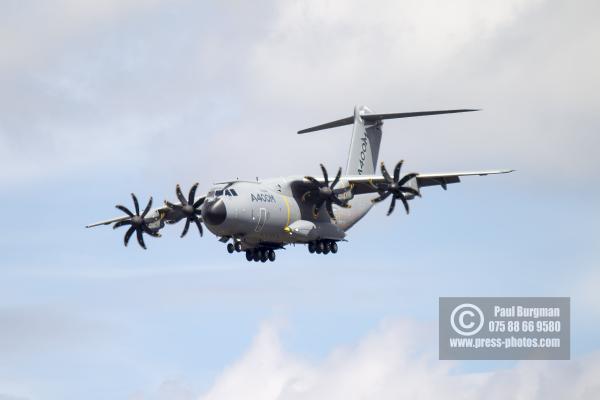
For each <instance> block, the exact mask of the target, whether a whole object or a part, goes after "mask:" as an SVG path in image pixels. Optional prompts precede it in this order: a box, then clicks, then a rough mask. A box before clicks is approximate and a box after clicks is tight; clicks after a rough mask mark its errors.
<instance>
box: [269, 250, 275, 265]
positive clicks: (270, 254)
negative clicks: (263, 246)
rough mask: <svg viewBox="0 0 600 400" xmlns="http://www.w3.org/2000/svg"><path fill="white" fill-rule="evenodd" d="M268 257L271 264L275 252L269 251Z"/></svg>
mask: <svg viewBox="0 0 600 400" xmlns="http://www.w3.org/2000/svg"><path fill="white" fill-rule="evenodd" d="M268 257H269V261H271V262H273V261H275V251H273V250H269V254H268Z"/></svg>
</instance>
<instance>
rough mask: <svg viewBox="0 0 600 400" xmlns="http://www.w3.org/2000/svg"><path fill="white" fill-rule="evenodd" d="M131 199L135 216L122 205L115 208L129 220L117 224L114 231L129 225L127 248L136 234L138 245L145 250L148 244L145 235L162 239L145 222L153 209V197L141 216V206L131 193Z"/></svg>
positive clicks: (126, 239) (126, 235) (125, 240)
mask: <svg viewBox="0 0 600 400" xmlns="http://www.w3.org/2000/svg"><path fill="white" fill-rule="evenodd" d="M131 198H132V199H133V205H134V207H135V214H134V213H133V212H131V211H130V210H129V209H128V208H127V207H125V206H122V205H120V204H119V205H117V206H115V207H117V208H118V209H119V210H121V211H123V212H124V213H125V214H127V216H128V217H129V219H126V220H123V221H119V222H117V223H115V224H114V225H113V229H117V228H119V227H121V226H125V225H129V226H130V227H129V229H128V230H127V232H125V238H124V242H125V246H127V243H129V239H131V236H132V235H133V233H134V232H135V233H136V235H137V241H138V243H139V244H140V246H142V248H143V249H144V250H145V249H146V244H145V243H144V235H143V234H144V233H147V234H148V235H150V236H153V237H160V234H159V233H158V232H156V231H153V230H152V229H150V228H149V227H148V225H147V224H146V221H145V220H144V218H145V217H146V215H147V214H148V212H149V211H150V208H151V207H152V197H150V200H148V205H147V206H146V208H144V211H143V212H142V213H141V214H140V205H139V203H138V199H137V197H135V194H133V193H131Z"/></svg>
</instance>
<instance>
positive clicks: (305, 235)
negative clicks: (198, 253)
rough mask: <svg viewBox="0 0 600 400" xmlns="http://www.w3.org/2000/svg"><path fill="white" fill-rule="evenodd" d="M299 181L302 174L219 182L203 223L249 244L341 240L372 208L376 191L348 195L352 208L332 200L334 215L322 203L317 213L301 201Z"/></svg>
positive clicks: (207, 203) (212, 191)
mask: <svg viewBox="0 0 600 400" xmlns="http://www.w3.org/2000/svg"><path fill="white" fill-rule="evenodd" d="M298 182H302V177H298V176H293V177H287V178H276V179H269V180H264V181H257V182H252V181H236V182H233V183H227V184H218V185H215V186H214V187H212V188H211V189H210V190H209V192H208V193H207V195H206V199H205V201H204V204H203V206H202V217H203V220H204V224H205V225H206V227H207V228H208V229H209V230H210V231H211V232H212V233H213V234H215V235H217V236H221V237H232V238H236V239H237V240H240V241H241V242H242V243H244V245H245V246H246V247H253V246H256V245H259V244H261V243H273V244H275V243H279V244H281V245H285V244H289V243H308V242H311V241H314V240H320V239H330V240H342V239H344V237H345V232H346V231H347V230H348V229H349V228H350V227H352V226H353V225H354V224H355V223H356V222H358V221H359V220H360V219H361V218H362V217H363V216H364V215H365V214H366V213H367V212H368V211H369V210H370V208H371V207H372V202H371V200H370V199H371V198H372V197H373V195H370V196H369V195H360V196H355V197H354V198H352V199H350V200H349V204H350V205H351V208H342V207H338V206H336V205H333V210H334V214H335V216H336V219H335V220H333V219H332V218H331V217H330V216H329V215H328V214H327V212H326V211H325V210H324V209H323V207H321V210H320V211H319V213H318V215H317V216H316V217H315V216H314V215H313V212H312V204H311V203H303V202H302V201H301V200H300V198H301V193H300V192H301V191H302V190H303V189H302V188H301V187H297V184H298ZM340 184H343V182H340ZM295 185H296V186H295Z"/></svg>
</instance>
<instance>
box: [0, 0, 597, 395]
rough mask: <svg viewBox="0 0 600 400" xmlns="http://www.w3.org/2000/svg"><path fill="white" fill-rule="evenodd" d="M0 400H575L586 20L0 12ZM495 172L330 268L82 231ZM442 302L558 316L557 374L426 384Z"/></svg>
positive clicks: (76, 4) (488, 14) (201, 8)
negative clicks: (144, 212) (229, 200)
mask: <svg viewBox="0 0 600 400" xmlns="http://www.w3.org/2000/svg"><path fill="white" fill-rule="evenodd" d="M0 11H1V12H0V51H1V54H2V57H0V204H1V205H2V209H3V219H2V226H3V229H2V231H0V253H1V254H2V255H1V257H0V399H1V400H15V399H19V400H21V399H62V400H64V399H80V398H88V399H107V398H111V399H132V400H141V399H144V400H146V399H149V400H158V399H160V400H165V399H169V400H189V399H211V400H212V399H215V400H222V399H240V398H246V399H265V400H267V399H323V398H328V399H363V398H378V399H397V398H415V399H424V400H428V399H437V400H440V399H447V398H448V399H449V398H452V399H456V398H461V399H496V398H498V399H501V398H502V399H505V398H517V399H564V398H570V399H597V398H598V397H599V396H600V384H599V382H598V379H597V377H598V376H599V374H600V342H598V337H600V296H599V294H598V289H597V287H598V283H599V282H600V270H599V269H598V266H599V261H600V254H599V253H600V251H599V249H600V235H599V234H598V226H600V213H599V211H598V204H600V190H599V189H598V186H599V185H598V183H600V182H599V179H598V177H597V175H596V173H597V171H598V169H599V167H600V159H599V158H598V151H597V149H598V147H599V146H600V137H599V136H598V132H599V131H600V121H599V120H598V115H600V112H599V111H600V109H599V108H600V76H599V75H598V71H599V70H600V53H599V52H598V50H597V49H598V44H599V42H600V26H599V25H598V23H597V16H598V15H599V14H600V3H598V2H596V1H587V0H577V1H569V2H564V1H550V0H545V1H544V0H536V1H514V0H503V1H466V0H457V1H453V2H441V1H428V0H427V1H405V0H402V1H392V0H389V1H386V0H384V1H373V2H368V3H365V2H363V1H357V0H348V1H341V0H332V1H280V2H275V1H267V0H259V1H256V2H243V1H221V2H203V1H189V0H172V1H160V0H154V1H141V0H120V1H116V0H104V1H95V0H90V1H74V0H48V1H33V0H32V1H13V0H3V1H1V2H0ZM356 104H365V105H368V106H369V107H370V108H372V109H374V110H375V111H377V112H382V113H384V112H405V111H420V110H435V109H449V108H463V107H465V108H480V109H482V111H479V112H476V113H468V114H456V115H446V116H434V117H426V118H413V119H403V120H397V121H386V123H385V126H384V134H383V142H382V148H381V153H380V159H381V160H384V161H386V163H387V164H389V165H393V164H395V163H396V162H397V161H398V160H400V159H405V160H406V163H405V165H406V168H407V170H411V171H417V172H423V173H427V172H437V171H456V170H478V169H495V168H511V169H516V170H517V171H516V172H515V173H512V174H509V175H502V176H488V177H470V178H465V179H463V182H462V183H461V184H458V185H452V186H450V187H449V188H448V191H443V190H440V189H439V188H426V189H423V198H421V199H416V200H415V201H413V202H411V213H410V215H409V216H407V215H405V214H403V213H401V212H399V210H397V212H395V213H394V214H393V215H392V216H390V217H386V216H385V213H386V210H385V208H386V207H385V206H379V207H375V208H374V209H373V210H372V212H371V213H369V214H368V215H367V216H366V217H365V219H364V220H363V221H361V223H359V224H358V225H357V226H355V227H354V228H352V230H350V231H349V236H348V242H347V243H343V244H341V245H340V251H339V253H338V254H336V255H329V256H317V255H310V254H308V252H307V251H306V249H305V248H304V247H302V246H297V247H291V248H288V249H287V250H285V251H281V252H280V253H279V254H278V258H277V262H275V263H267V264H262V263H258V264H256V263H247V262H246V261H245V258H244V257H243V256H242V257H240V255H239V254H234V255H229V254H227V252H226V251H225V246H224V245H223V244H222V243H220V242H218V241H217V240H216V238H215V237H214V236H212V235H205V236H204V237H203V238H200V237H198V235H197V234H196V232H195V231H190V233H188V235H187V236H186V237H185V238H184V239H180V238H179V233H180V230H181V229H182V228H183V227H182V226H181V224H178V225H176V226H172V227H167V228H166V229H165V230H164V231H163V237H162V238H161V239H153V238H148V240H147V241H146V243H147V245H148V250H147V251H144V250H142V249H140V248H139V247H137V246H135V245H134V246H130V247H128V248H125V247H123V245H122V234H123V232H114V231H113V230H112V229H110V227H99V228H96V229H93V230H89V229H85V228H84V226H85V225H86V224H89V223H91V222H95V221H98V220H102V219H105V218H110V217H113V216H118V215H119V212H118V211H117V210H115V208H114V205H115V204H119V203H121V204H125V205H129V204H130V197H129V196H130V193H131V192H135V193H136V194H137V195H138V196H139V197H140V199H141V201H142V202H145V201H146V199H147V198H148V197H149V196H153V197H154V200H155V201H158V202H161V201H162V200H164V199H169V200H174V199H175V193H174V189H175V185H176V184H177V183H180V184H181V185H182V186H183V187H184V190H185V189H187V188H189V187H190V186H191V185H192V184H193V183H194V182H199V183H200V186H199V190H200V191H204V192H206V191H207V190H208V189H209V188H210V186H211V184H212V183H213V182H217V181H222V180H227V179H232V178H237V177H239V178H240V179H254V178H255V177H257V176H258V177H261V178H266V177H276V176H286V175H295V174H302V175H306V174H318V173H319V163H324V164H325V165H326V166H327V167H328V168H329V169H330V170H333V169H336V168H337V167H338V166H343V165H345V162H346V156H347V150H348V146H349V141H350V132H351V130H350V127H343V128H337V129H335V130H330V131H322V132H318V133H312V134H307V135H296V134H295V132H296V131H298V130H300V129H303V128H306V127H309V126H313V125H316V124H320V123H324V122H328V121H331V120H335V119H339V118H343V117H346V116H349V115H351V113H352V110H353V107H354V105H356ZM440 296H570V297H571V307H572V310H571V311H572V343H571V356H572V359H571V360H570V361H522V362H511V361H503V362H492V361H460V362H459V361H439V360H438V354H437V336H436V335H437V310H438V309H437V305H438V298H439V297H440Z"/></svg>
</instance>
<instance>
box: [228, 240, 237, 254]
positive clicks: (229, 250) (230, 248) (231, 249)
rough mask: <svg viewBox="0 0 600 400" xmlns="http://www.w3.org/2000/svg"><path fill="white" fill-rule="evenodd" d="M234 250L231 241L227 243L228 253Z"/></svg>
mask: <svg viewBox="0 0 600 400" xmlns="http://www.w3.org/2000/svg"><path fill="white" fill-rule="evenodd" d="M234 251H235V248H234V246H233V243H227V252H228V253H229V254H231V253H233V252H234Z"/></svg>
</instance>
